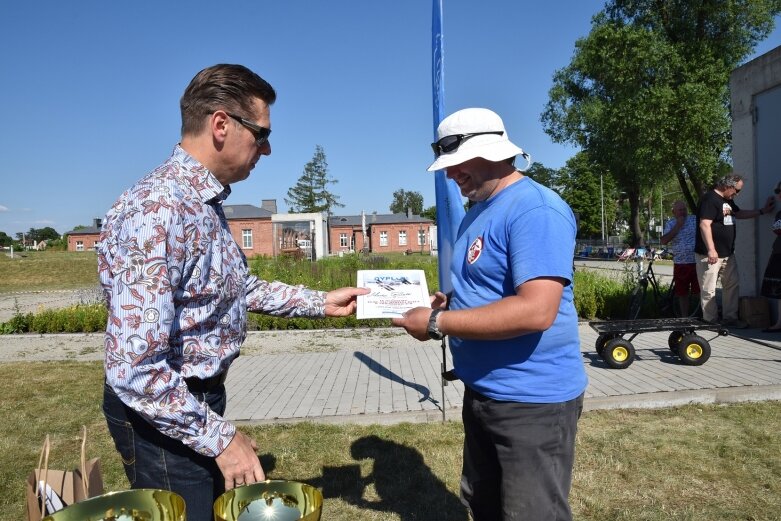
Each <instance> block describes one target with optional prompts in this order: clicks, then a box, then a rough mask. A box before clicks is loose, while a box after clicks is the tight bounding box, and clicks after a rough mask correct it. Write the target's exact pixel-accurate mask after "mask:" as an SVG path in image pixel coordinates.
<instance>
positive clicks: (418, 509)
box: [264, 435, 467, 521]
mask: <svg viewBox="0 0 781 521" xmlns="http://www.w3.org/2000/svg"><path fill="white" fill-rule="evenodd" d="M350 455H351V456H352V457H353V459H355V460H356V461H361V460H365V459H372V460H374V466H373V468H372V472H371V473H370V474H369V475H367V476H366V477H361V469H360V465H358V464H349V465H342V466H337V467H328V466H326V467H323V475H322V476H321V477H316V478H310V479H305V480H303V481H304V482H306V483H309V484H310V485H313V486H315V487H317V488H319V489H321V490H322V491H323V498H324V499H334V498H339V499H341V500H342V501H345V502H346V503H349V504H352V505H354V506H356V507H358V508H362V509H370V510H375V511H377V512H390V513H395V514H397V515H398V516H399V519H400V520H401V521H411V520H413V519H428V520H432V521H436V520H443V521H444V520H447V521H467V513H466V508H465V507H464V506H463V505H462V504H461V501H460V500H459V499H458V497H457V496H456V495H455V494H453V493H452V492H450V491H449V490H448V489H447V487H446V486H445V484H444V483H443V482H442V481H440V479H439V478H437V476H436V475H434V473H433V472H431V470H430V469H429V467H428V466H427V465H426V463H425V461H424V460H423V456H422V455H421V454H420V452H418V451H417V450H416V449H413V448H411V447H407V446H404V445H401V444H399V443H395V442H393V441H389V440H385V439H382V438H380V437H379V436H374V435H371V436H364V437H362V438H359V439H357V440H356V441H354V442H353V443H352V445H351V446H350ZM268 463H271V462H270V461H269V462H268ZM264 466H265V464H264ZM371 485H373V487H374V494H371V493H370V496H376V499H364V495H365V492H366V488H367V487H368V486H371Z"/></svg>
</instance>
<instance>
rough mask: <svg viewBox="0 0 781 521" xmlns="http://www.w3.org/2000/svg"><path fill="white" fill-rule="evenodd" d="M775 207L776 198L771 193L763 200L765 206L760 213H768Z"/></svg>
mask: <svg viewBox="0 0 781 521" xmlns="http://www.w3.org/2000/svg"><path fill="white" fill-rule="evenodd" d="M775 207H776V199H775V197H773V196H772V195H771V196H770V197H768V198H767V200H766V201H765V206H764V207H763V208H762V213H763V214H766V213H770V212H772V211H773V209H774V208H775Z"/></svg>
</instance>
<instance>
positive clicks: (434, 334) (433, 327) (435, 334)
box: [426, 308, 445, 340]
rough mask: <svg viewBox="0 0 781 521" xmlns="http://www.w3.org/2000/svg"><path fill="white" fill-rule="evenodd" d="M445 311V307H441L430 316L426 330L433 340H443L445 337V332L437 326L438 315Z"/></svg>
mask: <svg viewBox="0 0 781 521" xmlns="http://www.w3.org/2000/svg"><path fill="white" fill-rule="evenodd" d="M443 311H444V309H441V308H438V309H435V310H434V311H432V312H431V315H430V316H429V317H428V327H427V328H426V332H427V333H428V336H429V337H431V339H432V340H442V339H443V338H444V337H445V334H444V333H443V332H442V331H440V330H439V328H438V327H437V315H439V314H440V313H442V312H443Z"/></svg>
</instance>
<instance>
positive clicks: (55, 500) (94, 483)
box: [25, 427, 103, 521]
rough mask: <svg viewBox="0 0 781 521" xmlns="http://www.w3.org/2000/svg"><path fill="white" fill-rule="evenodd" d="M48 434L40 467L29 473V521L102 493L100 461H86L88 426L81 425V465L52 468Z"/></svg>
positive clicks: (42, 449) (38, 519)
mask: <svg viewBox="0 0 781 521" xmlns="http://www.w3.org/2000/svg"><path fill="white" fill-rule="evenodd" d="M49 450H50V443H49V435H48V434H47V435H46V438H45V439H44V442H43V447H42V448H41V455H40V457H39V458H38V467H37V468H36V469H35V470H33V471H32V472H31V473H30V475H28V476H27V482H26V485H25V488H26V495H27V521H41V519H43V518H44V517H45V516H47V515H49V514H52V513H53V512H55V511H57V510H61V509H62V508H65V507H66V506H68V505H71V504H73V503H76V502H78V501H81V500H83V499H87V498H90V497H94V496H99V495H101V494H103V476H102V474H101V471H100V460H99V459H98V458H93V459H91V460H89V461H87V456H86V453H87V428H86V427H82V436H81V461H80V462H79V468H77V469H73V470H55V469H50V468H49Z"/></svg>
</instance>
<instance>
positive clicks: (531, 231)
mask: <svg viewBox="0 0 781 521" xmlns="http://www.w3.org/2000/svg"><path fill="white" fill-rule="evenodd" d="M508 224H509V230H508V233H509V256H510V266H511V269H512V280H513V285H514V287H516V288H517V287H518V286H520V285H521V284H523V283H524V282H527V281H529V280H532V279H537V278H540V277H561V278H563V279H566V280H567V282H568V283H571V282H572V277H573V274H572V267H573V263H572V255H573V251H574V246H575V222H574V219H573V218H572V217H571V215H565V214H562V213H561V212H560V211H559V210H557V209H554V208H551V207H549V206H540V207H538V208H534V209H532V210H530V211H529V212H526V213H524V214H523V215H521V216H519V217H518V218H516V219H514V220H512V221H510V222H509V223H508Z"/></svg>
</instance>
